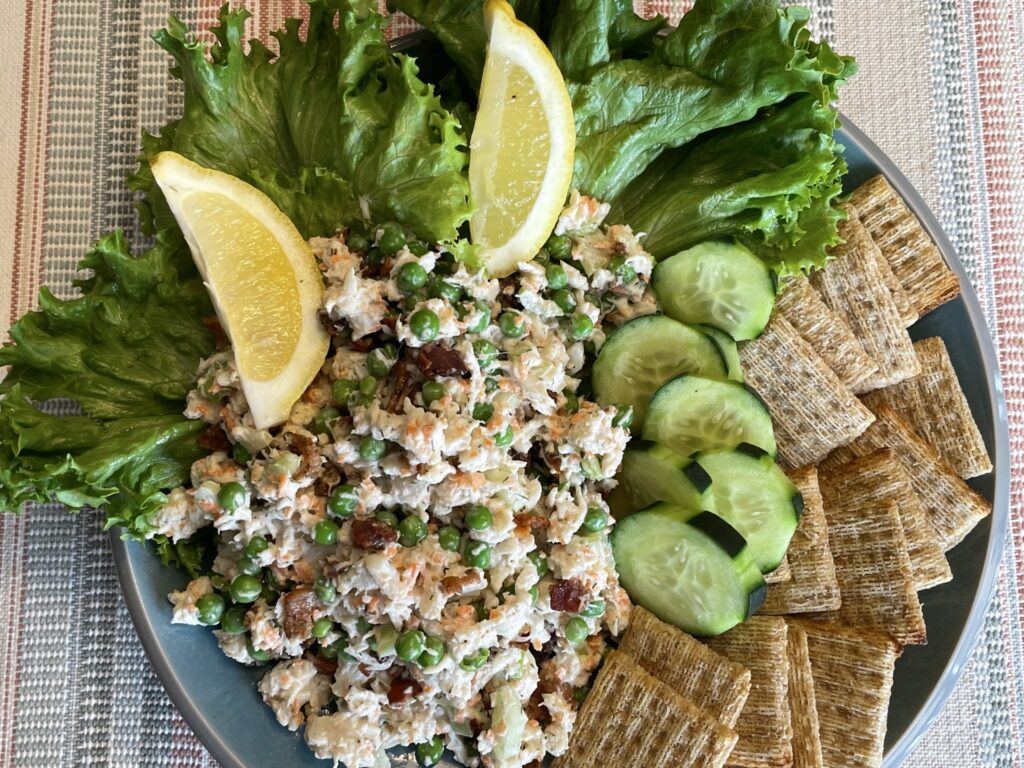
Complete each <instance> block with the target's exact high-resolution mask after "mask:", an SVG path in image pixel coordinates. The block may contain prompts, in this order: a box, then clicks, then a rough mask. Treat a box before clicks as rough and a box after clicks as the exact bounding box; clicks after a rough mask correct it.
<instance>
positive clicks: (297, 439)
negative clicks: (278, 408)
mask: <svg viewBox="0 0 1024 768" xmlns="http://www.w3.org/2000/svg"><path fill="white" fill-rule="evenodd" d="M288 448H289V450H291V451H292V452H293V453H297V454H298V455H299V458H300V459H301V460H302V461H301V463H300V464H299V469H298V471H297V472H296V473H295V474H294V475H293V476H292V477H293V478H294V479H295V480H301V479H302V478H304V477H308V476H309V473H310V472H311V471H313V470H315V469H316V468H317V467H318V466H319V463H320V449H319V448H317V447H316V445H315V444H314V443H313V438H311V437H308V436H306V435H303V434H301V433H299V432H289V433H288Z"/></svg>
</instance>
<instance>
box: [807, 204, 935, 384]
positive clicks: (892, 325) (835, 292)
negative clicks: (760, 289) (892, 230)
mask: <svg viewBox="0 0 1024 768" xmlns="http://www.w3.org/2000/svg"><path fill="white" fill-rule="evenodd" d="M845 207H846V208H847V210H848V212H849V214H850V217H849V218H848V219H847V220H846V221H843V222H840V225H839V232H840V234H841V235H842V236H843V238H844V239H845V240H846V242H845V243H844V244H842V245H838V246H836V247H835V248H834V249H833V251H832V253H833V255H834V257H835V258H834V259H832V260H831V261H830V262H829V263H828V264H827V265H826V267H825V268H824V269H822V270H818V271H817V272H815V273H814V274H812V275H811V285H813V286H814V288H815V290H816V291H817V292H818V294H819V295H820V296H821V298H822V300H823V301H824V302H825V304H827V305H828V306H829V308H830V309H832V311H833V312H835V313H837V314H839V315H840V316H842V317H843V319H845V320H846V323H847V324H848V325H849V326H850V330H851V331H852V332H853V335H854V336H855V337H856V338H857V341H859V342H860V344H861V346H862V347H863V348H864V351H865V352H867V353H868V355H869V356H870V357H871V359H872V360H873V361H874V363H875V365H876V366H878V372H877V373H876V374H874V375H873V376H870V377H869V378H868V379H866V380H865V381H863V382H862V383H861V384H860V385H859V386H858V387H857V388H856V390H855V391H856V392H858V393H860V392H867V391H869V390H872V389H878V388H879V387H887V386H889V385H890V384H895V383H896V382H897V381H903V380H904V379H908V378H910V377H911V376H916V375H917V374H918V373H919V372H920V370H921V367H920V364H919V363H918V361H917V355H915V354H914V345H913V344H912V343H911V341H910V336H909V335H908V334H907V329H906V327H905V326H904V324H903V319H902V317H901V316H900V312H899V308H898V307H897V306H896V302H895V300H894V299H893V297H892V292H891V291H890V290H889V286H888V285H887V284H886V282H885V271H884V269H883V268H882V266H881V263H882V261H884V257H883V256H882V254H881V253H880V252H879V251H878V246H876V245H875V243H874V241H873V240H872V239H871V236H870V235H869V234H868V232H867V230H866V229H864V226H863V225H862V224H861V222H860V220H859V219H858V218H857V212H856V210H854V209H852V208H850V207H849V206H845Z"/></svg>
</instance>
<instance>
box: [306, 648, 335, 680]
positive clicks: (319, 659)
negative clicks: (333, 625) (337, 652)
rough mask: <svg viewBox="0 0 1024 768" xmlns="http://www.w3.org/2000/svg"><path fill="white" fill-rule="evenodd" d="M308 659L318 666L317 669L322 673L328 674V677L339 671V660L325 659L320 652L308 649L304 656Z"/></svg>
mask: <svg viewBox="0 0 1024 768" xmlns="http://www.w3.org/2000/svg"><path fill="white" fill-rule="evenodd" d="M303 658H305V659H306V661H309V662H311V663H312V664H313V666H314V667H316V671H317V672H320V673H321V674H324V675H327V676H328V677H334V673H335V672H337V671H338V662H337V661H335V660H334V659H325V658H324V657H323V656H321V655H320V654H319V653H314V652H313V651H312V650H309V651H306V655H305V656H304V657H303Z"/></svg>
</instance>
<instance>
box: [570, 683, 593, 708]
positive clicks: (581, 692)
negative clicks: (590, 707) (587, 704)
mask: <svg viewBox="0 0 1024 768" xmlns="http://www.w3.org/2000/svg"><path fill="white" fill-rule="evenodd" d="M588 693H590V686H589V685H581V686H579V687H578V688H573V689H572V698H573V701H575V702H576V703H577V704H582V703H583V702H584V701H585V700H586V698H587V694H588Z"/></svg>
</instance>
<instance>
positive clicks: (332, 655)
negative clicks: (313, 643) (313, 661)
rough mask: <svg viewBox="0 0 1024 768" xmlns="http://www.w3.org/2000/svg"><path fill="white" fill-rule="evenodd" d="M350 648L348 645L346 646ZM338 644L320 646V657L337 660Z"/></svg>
mask: <svg viewBox="0 0 1024 768" xmlns="http://www.w3.org/2000/svg"><path fill="white" fill-rule="evenodd" d="M345 647H346V648H347V647H348V646H347V645H346V646H345ZM338 651H339V648H338V642H337V641H336V642H333V643H328V644H327V645H321V646H320V655H321V656H322V657H323V658H325V659H336V658H338Z"/></svg>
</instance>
